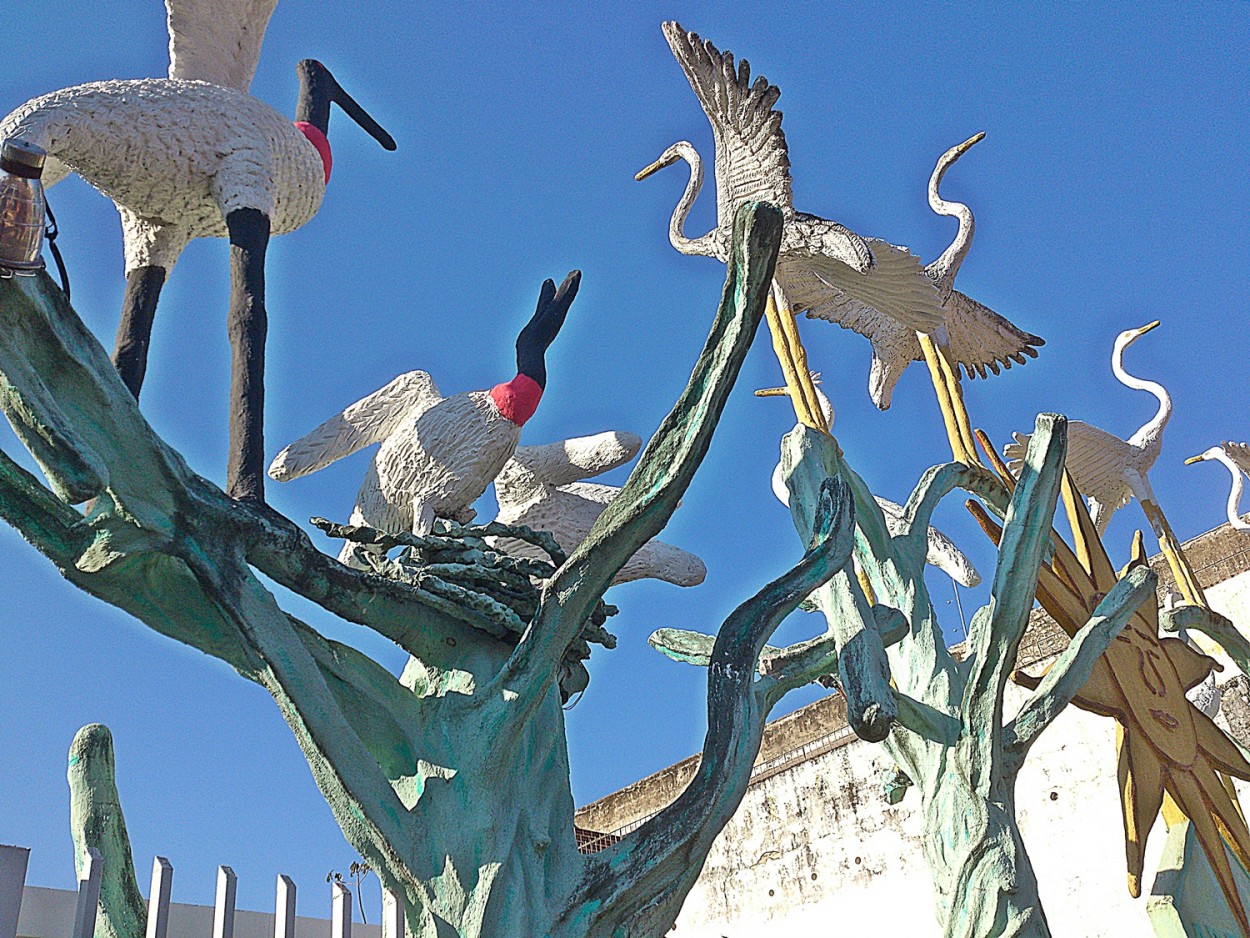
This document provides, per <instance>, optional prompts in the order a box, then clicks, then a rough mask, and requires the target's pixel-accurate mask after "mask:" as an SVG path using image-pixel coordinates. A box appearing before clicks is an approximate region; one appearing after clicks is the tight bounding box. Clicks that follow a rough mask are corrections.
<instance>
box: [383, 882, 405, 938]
mask: <svg viewBox="0 0 1250 938" xmlns="http://www.w3.org/2000/svg"><path fill="white" fill-rule="evenodd" d="M382 938H404V900H403V899H401V898H400V897H399V896H397V895H395V893H393V892H391V891H390V890H389V889H383V890H382Z"/></svg>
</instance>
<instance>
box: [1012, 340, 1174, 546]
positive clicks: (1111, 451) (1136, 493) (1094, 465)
mask: <svg viewBox="0 0 1250 938" xmlns="http://www.w3.org/2000/svg"><path fill="white" fill-rule="evenodd" d="M1158 325H1159V322H1158V320H1156V321H1155V322H1152V323H1149V324H1147V325H1145V326H1142V327H1141V328H1140V329H1128V330H1125V331H1124V332H1121V333H1120V334H1119V335H1118V336H1116V340H1115V346H1114V348H1113V350H1112V352H1111V371H1112V373H1113V374H1114V375H1115V376H1116V379H1117V380H1119V382H1120V383H1121V384H1123V385H1124V386H1125V387H1129V388H1133V389H1134V390H1138V391H1149V392H1150V393H1151V394H1153V395H1154V396H1155V397H1156V398H1157V399H1158V401H1159V409H1158V411H1157V412H1156V413H1155V415H1154V417H1152V418H1151V419H1150V420H1148V421H1147V422H1146V423H1144V424H1142V426H1141V427H1140V429H1138V431H1137V432H1136V433H1134V434H1133V435H1132V436H1131V437H1129V438H1128V439H1127V440H1122V439H1120V438H1119V437H1118V436H1115V435H1113V434H1111V433H1108V432H1107V431H1106V430H1101V429H1099V428H1098V427H1094V426H1091V425H1090V424H1088V423H1085V422H1084V421H1082V420H1073V421H1071V422H1070V423H1069V424H1068V458H1067V464H1066V465H1067V469H1068V472H1070V473H1071V474H1072V479H1073V481H1075V482H1076V487H1077V489H1079V490H1080V492H1081V493H1082V494H1083V495H1084V496H1085V497H1086V498H1087V499H1088V500H1089V513H1090V517H1091V518H1092V519H1093V522H1094V527H1095V529H1096V530H1097V531H1098V533H1099V534H1100V535H1101V534H1102V533H1103V532H1104V531H1105V530H1106V529H1107V523H1108V522H1109V521H1110V520H1111V516H1112V515H1113V514H1114V513H1115V512H1117V511H1119V510H1120V509H1121V508H1123V507H1124V506H1125V505H1127V504H1128V503H1129V502H1130V501H1131V500H1132V499H1133V498H1134V497H1136V498H1137V500H1138V501H1139V502H1141V503H1142V505H1143V507H1144V508H1146V510H1147V511H1148V512H1149V511H1150V509H1149V508H1148V507H1147V506H1148V505H1149V506H1153V505H1154V504H1155V496H1154V492H1153V490H1152V489H1151V488H1150V480H1149V478H1148V476H1147V474H1148V473H1149V472H1150V468H1151V467H1152V466H1153V465H1154V464H1155V460H1157V459H1158V458H1159V453H1160V451H1161V450H1162V449H1163V431H1164V430H1165V429H1166V428H1167V425H1168V420H1169V419H1171V417H1172V397H1171V395H1169V394H1168V392H1167V389H1166V388H1164V387H1163V385H1161V384H1158V383H1157V382H1154V381H1146V380H1144V379H1142V378H1135V377H1133V376H1132V375H1130V374H1129V373H1128V372H1127V371H1125V370H1124V352H1125V350H1126V349H1127V348H1128V347H1129V346H1130V345H1132V344H1133V343H1134V342H1136V341H1137V340H1138V339H1140V338H1141V337H1142V336H1144V335H1145V334H1146V333H1147V332H1149V331H1150V330H1152V329H1154V328H1155V327H1156V326H1158ZM1012 436H1013V437H1014V438H1015V442H1014V443H1008V444H1007V446H1006V448H1005V449H1004V450H1003V455H1004V456H1006V457H1007V460H1008V462H1007V465H1008V468H1010V469H1011V470H1012V472H1015V473H1018V472H1019V469H1020V460H1021V459H1022V458H1023V456H1024V451H1025V447H1026V446H1027V445H1028V441H1029V434H1022V433H1014V434H1012ZM1151 520H1152V523H1153V520H1154V519H1153V518H1152V519H1151ZM1156 533H1158V530H1156Z"/></svg>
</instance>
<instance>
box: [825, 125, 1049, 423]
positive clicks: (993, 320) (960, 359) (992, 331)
mask: <svg viewBox="0 0 1250 938" xmlns="http://www.w3.org/2000/svg"><path fill="white" fill-rule="evenodd" d="M984 137H985V134H983V133H980V134H976V135H975V136H973V137H970V138H969V139H968V140H965V141H964V142H963V143H961V144H959V145H958V146H955V147H951V149H949V150H947V151H946V152H945V153H944V154H942V156H941V157H940V158H939V159H938V162H937V166H936V167H935V168H934V170H933V175H932V176H930V178H929V206H930V207H931V208H932V209H933V211H935V212H937V213H938V214H939V215H949V216H952V217H954V218H957V219H958V220H959V229H958V231H957V232H956V234H955V238H954V240H953V241H951V244H950V246H949V247H948V248H947V249H946V250H945V251H943V252H942V254H941V255H940V256H939V257H938V258H937V259H936V260H934V261H933V262H932V263H930V264H929V265H927V266H926V267H925V269H924V272H925V275H926V276H927V277H928V278H929V279H930V280H931V281H933V285H934V286H935V287H937V291H938V297H939V299H940V300H941V303H942V317H943V321H944V323H945V327H946V328H945V335H944V336H943V334H942V331H941V330H939V331H938V332H937V333H935V334H934V338H935V339H937V344H938V346H939V347H940V348H941V349H942V351H943V353H944V354H945V356H946V358H947V361H948V362H950V364H951V365H952V366H953V368H954V372H955V373H956V374H957V373H958V370H959V369H960V368H962V369H963V371H964V374H965V375H967V376H968V377H969V378H976V377H981V378H984V377H985V376H986V372H987V370H988V371H989V372H992V373H993V374H998V373H999V370H1000V369H1002V368H1010V367H1011V366H1012V363H1013V362H1014V363H1016V364H1020V365H1023V364H1024V363H1025V362H1026V361H1027V360H1028V358H1036V357H1037V351H1036V349H1035V348H1034V346H1040V345H1044V344H1045V342H1044V341H1043V340H1042V339H1041V338H1039V337H1038V336H1035V335H1033V334H1032V333H1030V332H1025V331H1024V330H1023V329H1019V328H1017V327H1016V326H1014V325H1013V324H1012V323H1011V322H1009V321H1008V320H1007V319H1005V318H1003V317H1002V316H1000V315H999V314H998V313H996V312H994V311H993V310H992V309H989V308H988V307H986V306H983V305H982V304H980V303H978V302H977V301H976V300H974V299H972V297H970V296H967V295H966V294H964V293H961V292H959V291H958V290H956V289H955V274H956V273H958V271H959V267H960V265H961V264H962V263H963V261H964V258H965V257H966V256H967V255H968V250H969V249H970V248H971V247H972V236H973V233H974V232H975V230H976V223H975V221H974V219H973V216H972V209H970V208H969V207H968V206H967V205H965V204H963V203H962V202H951V201H948V200H946V199H943V198H942V196H941V195H940V194H939V191H938V188H939V186H940V185H941V182H942V178H943V177H944V176H945V175H946V171H947V170H948V169H950V167H951V166H953V165H954V164H955V162H956V161H957V160H958V159H959V158H960V157H961V156H963V154H964V153H966V152H968V150H969V149H971V148H972V146H973V145H974V144H976V143H978V142H979V141H980V140H982V139H983V138H984ZM808 315H809V316H811V315H820V314H819V313H808ZM821 318H826V317H824V316H821ZM835 321H836V322H837V323H838V325H840V326H843V327H845V328H847V329H852V330H854V331H856V332H858V333H860V334H861V335H863V336H865V337H866V338H867V339H868V341H869V342H871V343H872V371H871V372H870V374H869V377H868V393H869V396H870V397H871V398H872V401H873V403H874V404H876V405H877V406H878V407H880V408H881V409H882V410H886V409H887V408H888V407H889V406H890V401H891V397H892V396H893V394H894V385H895V384H897V383H898V379H899V378H901V377H902V376H903V372H904V371H906V370H907V366H908V365H910V364H911V363H912V362H914V361H917V362H918V361H924V360H925V356H924V352H923V351H922V350H921V347H920V339H919V338H918V337H917V333H916V331H915V330H914V329H908V328H907V327H906V326H905V325H903V324H902V323H900V322H899V321H898V320H895V319H891V318H889V317H886V316H878V315H874V314H873V313H872V311H871V310H867V309H847V311H846V315H845V316H843V317H842V318H840V319H837V320H835ZM943 339H945V341H943ZM1026 356H1027V357H1028V358H1026Z"/></svg>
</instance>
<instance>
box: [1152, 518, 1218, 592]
mask: <svg viewBox="0 0 1250 938" xmlns="http://www.w3.org/2000/svg"><path fill="white" fill-rule="evenodd" d="M1141 508H1142V511H1143V512H1145V514H1146V518H1147V520H1148V521H1149V522H1150V526H1151V528H1153V529H1154V531H1155V533H1156V534H1158V535H1159V549H1160V550H1161V551H1162V552H1163V556H1164V557H1166V558H1167V560H1168V567H1169V568H1170V569H1171V571H1172V576H1173V577H1174V578H1175V579H1176V585H1177V588H1178V589H1180V591H1181V595H1182V596H1184V597H1185V601H1186V602H1187V603H1190V604H1191V605H1194V606H1201V607H1202V608H1203V609H1210V608H1211V607H1210V606H1209V605H1207V597H1206V594H1204V593H1203V591H1202V586H1201V584H1199V582H1198V576H1197V574H1195V573H1194V571H1193V567H1191V566H1190V565H1189V558H1188V557H1186V556H1185V551H1184V549H1183V548H1182V547H1181V544H1180V541H1179V540H1177V537H1176V534H1175V533H1173V531H1172V526H1171V525H1170V524H1168V519H1167V518H1166V517H1164V515H1163V511H1162V509H1160V508H1159V506H1158V505H1156V504H1155V503H1154V502H1152V501H1150V500H1149V499H1142V502H1141Z"/></svg>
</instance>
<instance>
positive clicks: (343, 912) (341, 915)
mask: <svg viewBox="0 0 1250 938" xmlns="http://www.w3.org/2000/svg"><path fill="white" fill-rule="evenodd" d="M330 894H331V896H333V899H332V900H331V902H330V906H331V911H330V938H352V891H351V890H350V889H348V888H347V887H346V886H344V885H343V884H342V883H335V884H334V885H333V886H331V887H330Z"/></svg>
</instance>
